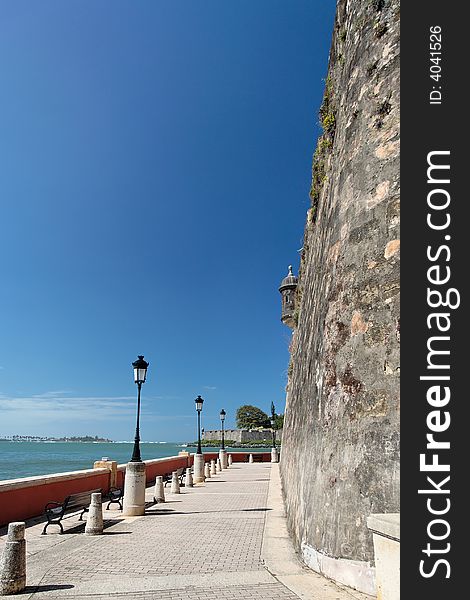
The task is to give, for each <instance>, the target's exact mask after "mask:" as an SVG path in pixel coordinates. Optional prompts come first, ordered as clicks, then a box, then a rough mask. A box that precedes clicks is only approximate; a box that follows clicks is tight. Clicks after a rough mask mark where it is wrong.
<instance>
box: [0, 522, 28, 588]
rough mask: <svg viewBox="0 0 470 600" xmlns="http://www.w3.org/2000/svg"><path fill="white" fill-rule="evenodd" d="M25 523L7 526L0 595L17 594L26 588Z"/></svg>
mask: <svg viewBox="0 0 470 600" xmlns="http://www.w3.org/2000/svg"><path fill="white" fill-rule="evenodd" d="M25 525H26V524H25V523H24V522H23V521H17V522H15V523H10V524H9V525H8V534H7V539H6V542H5V547H4V549H3V555H2V561H1V564H0V595H5V596H8V595H10V594H18V593H19V592H22V591H23V590H24V589H25V587H26V540H25V539H24V531H25Z"/></svg>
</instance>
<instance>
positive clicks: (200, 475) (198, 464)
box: [193, 454, 204, 483]
mask: <svg viewBox="0 0 470 600" xmlns="http://www.w3.org/2000/svg"><path fill="white" fill-rule="evenodd" d="M193 482H194V483H203V482H204V454H195V455H194V478H193Z"/></svg>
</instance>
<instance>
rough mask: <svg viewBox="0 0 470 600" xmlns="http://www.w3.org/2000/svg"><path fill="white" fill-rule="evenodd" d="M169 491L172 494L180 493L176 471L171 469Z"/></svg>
mask: <svg viewBox="0 0 470 600" xmlns="http://www.w3.org/2000/svg"><path fill="white" fill-rule="evenodd" d="M171 493H172V494H179V493H180V480H179V479H178V472H177V471H173V475H172V477H171Z"/></svg>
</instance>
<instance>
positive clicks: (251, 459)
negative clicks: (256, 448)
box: [248, 454, 253, 463]
mask: <svg viewBox="0 0 470 600" xmlns="http://www.w3.org/2000/svg"><path fill="white" fill-rule="evenodd" d="M248 462H250V463H252V462H253V454H250V458H249V459H248Z"/></svg>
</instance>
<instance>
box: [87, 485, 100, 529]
mask: <svg viewBox="0 0 470 600" xmlns="http://www.w3.org/2000/svg"><path fill="white" fill-rule="evenodd" d="M102 533H103V508H102V506H101V493H100V492H98V493H96V494H92V495H91V503H90V508H89V509H88V516H87V520H86V525H85V534H86V535H101V534H102Z"/></svg>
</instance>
